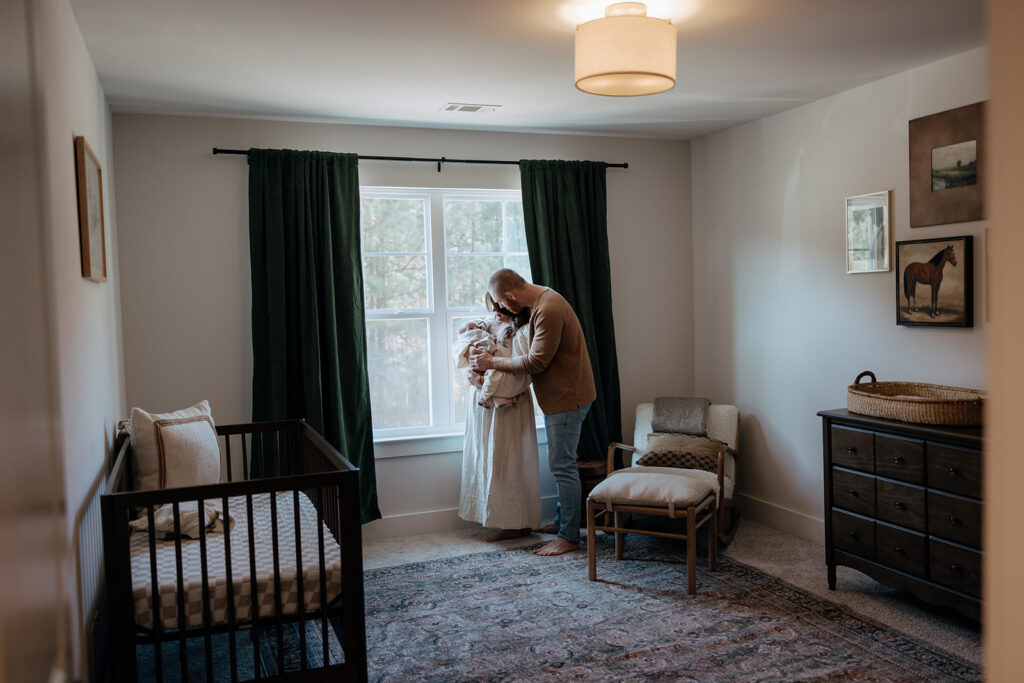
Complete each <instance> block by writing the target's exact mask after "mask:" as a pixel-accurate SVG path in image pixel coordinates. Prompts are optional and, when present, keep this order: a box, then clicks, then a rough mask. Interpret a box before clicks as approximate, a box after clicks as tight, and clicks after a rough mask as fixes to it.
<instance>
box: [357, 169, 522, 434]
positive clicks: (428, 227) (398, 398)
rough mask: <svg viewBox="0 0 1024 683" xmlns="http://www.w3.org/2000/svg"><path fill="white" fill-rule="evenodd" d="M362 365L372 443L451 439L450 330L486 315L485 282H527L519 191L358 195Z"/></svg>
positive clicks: (461, 401)
mask: <svg viewBox="0 0 1024 683" xmlns="http://www.w3.org/2000/svg"><path fill="white" fill-rule="evenodd" d="M360 194H361V206H360V215H361V223H362V226H361V228H362V248H363V287H364V290H365V304H366V338H367V363H368V371H369V376H370V402H371V407H372V410H373V426H374V433H375V435H376V436H378V437H391V436H404V435H410V436H412V435H419V434H431V433H443V432H450V431H454V429H455V428H456V426H457V425H458V426H461V425H462V424H464V423H465V419H466V418H465V415H466V396H467V393H468V391H467V387H466V382H465V380H464V379H463V378H462V375H461V373H462V371H459V372H458V373H457V372H456V370H455V363H454V360H453V358H452V354H451V348H452V344H453V342H454V339H455V331H456V330H457V329H458V328H459V326H460V325H462V323H463V322H465V321H466V320H467V319H469V318H474V317H479V316H481V315H483V314H486V309H485V308H484V294H485V292H486V289H487V279H488V278H489V277H490V275H491V273H493V272H494V271H495V270H497V269H498V268H502V267H507V268H513V269H515V270H516V271H517V272H519V273H520V274H521V275H522V276H523V277H525V278H526V279H527V280H530V281H532V277H531V274H530V261H529V258H528V257H527V254H526V234H525V229H524V226H523V204H522V200H521V198H520V193H519V192H518V191H509V190H476V191H474V190H419V189H394V188H371V187H364V188H361V191H360Z"/></svg>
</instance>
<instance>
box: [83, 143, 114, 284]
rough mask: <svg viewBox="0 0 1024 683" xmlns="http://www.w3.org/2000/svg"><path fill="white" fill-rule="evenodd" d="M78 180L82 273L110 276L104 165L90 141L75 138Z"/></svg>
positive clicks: (92, 277)
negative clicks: (104, 220)
mask: <svg viewBox="0 0 1024 683" xmlns="http://www.w3.org/2000/svg"><path fill="white" fill-rule="evenodd" d="M75 175H76V177H77V182H78V234H79V238H80V241H81V247H82V277H84V278H87V279H89V280H94V281H96V282H106V280H107V237H106V230H105V229H104V226H103V169H101V168H100V162H99V159H97V158H96V155H95V154H94V153H93V151H92V148H90V147H89V143H87V142H86V141H85V138H84V137H82V136H81V135H79V136H78V137H76V138H75Z"/></svg>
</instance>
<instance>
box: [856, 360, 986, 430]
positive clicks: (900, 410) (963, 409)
mask: <svg viewBox="0 0 1024 683" xmlns="http://www.w3.org/2000/svg"><path fill="white" fill-rule="evenodd" d="M864 377H870V378H871V381H870V382H869V383H867V384H861V383H860V381H861V379H863V378H864ZM984 398H985V392H984V391H978V390H976V389H961V388H960V387H945V386H942V385H939V384H922V383H920V382H879V381H878V380H876V379H875V373H873V372H871V371H867V372H862V373H860V374H859V375H857V379H855V380H854V382H853V384H851V385H850V386H849V387H847V389H846V408H847V410H849V411H850V412H851V413H861V414H863V415H871V416H873V417H884V418H887V419H889V420H900V421H901V422H917V423H920V424H930V425H965V426H966V425H980V424H981V415H982V413H981V410H982V401H983V400H984Z"/></svg>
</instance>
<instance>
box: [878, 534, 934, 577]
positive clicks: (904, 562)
mask: <svg viewBox="0 0 1024 683" xmlns="http://www.w3.org/2000/svg"><path fill="white" fill-rule="evenodd" d="M875 561H876V562H880V563H882V564H884V565H887V566H889V567H892V568H893V569H898V570H900V571H901V572H906V573H908V574H913V575H914V576H921V577H924V576H927V575H928V537H927V536H925V535H924V534H919V533H916V532H914V531H907V530H906V529H899V528H897V527H894V526H889V525H888V524H885V523H884V522H879V523H877V524H875Z"/></svg>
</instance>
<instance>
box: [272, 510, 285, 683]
mask: <svg viewBox="0 0 1024 683" xmlns="http://www.w3.org/2000/svg"><path fill="white" fill-rule="evenodd" d="M270 532H271V533H270V535H271V539H272V540H273V548H274V622H275V624H276V628H275V629H274V630H275V631H277V675H278V676H281V675H283V674H284V633H283V632H282V626H281V554H280V546H279V544H278V536H277V494H276V493H271V494H270Z"/></svg>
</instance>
